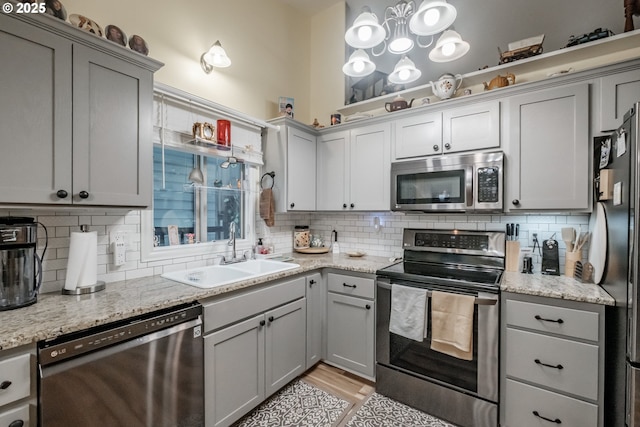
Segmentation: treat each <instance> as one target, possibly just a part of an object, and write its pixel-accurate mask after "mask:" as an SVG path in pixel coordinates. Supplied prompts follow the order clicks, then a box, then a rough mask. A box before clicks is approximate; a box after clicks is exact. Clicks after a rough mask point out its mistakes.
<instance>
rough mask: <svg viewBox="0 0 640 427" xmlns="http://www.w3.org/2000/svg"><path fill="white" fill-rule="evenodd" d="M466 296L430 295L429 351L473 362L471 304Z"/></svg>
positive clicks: (472, 299) (439, 293)
mask: <svg viewBox="0 0 640 427" xmlns="http://www.w3.org/2000/svg"><path fill="white" fill-rule="evenodd" d="M474 303H475V297H473V296H470V295H460V294H451V293H447V292H438V291H432V292H431V349H432V350H435V351H439V352H440V353H444V354H448V355H449V356H453V357H457V358H458V359H462V360H472V359H473V305H474Z"/></svg>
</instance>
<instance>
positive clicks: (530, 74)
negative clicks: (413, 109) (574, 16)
mask: <svg viewBox="0 0 640 427" xmlns="http://www.w3.org/2000/svg"><path fill="white" fill-rule="evenodd" d="M638 57H640V30H635V31H629V32H627V33H623V34H618V35H614V36H610V37H607V38H604V39H601V40H596V41H592V42H589V43H584V44H581V45H577V46H572V47H568V48H563V49H558V50H555V51H553V52H548V53H543V54H541V55H537V56H533V57H530V58H526V59H521V60H519V61H515V62H511V63H507V64H502V65H497V66H495V67H490V68H485V69H484V70H479V71H473V72H471V73H467V74H463V75H462V86H461V87H460V89H459V90H458V92H457V96H456V97H455V98H460V97H462V93H463V90H464V89H467V88H468V89H471V90H472V92H473V94H477V93H482V92H484V87H483V85H482V83H483V82H489V81H490V80H491V79H492V78H494V77H495V76H497V75H498V74H501V75H504V74H506V73H513V74H514V75H515V76H516V84H519V83H526V82H533V81H539V80H542V79H547V78H554V77H549V76H548V73H555V72H559V71H561V70H566V69H568V68H571V69H572V70H571V72H576V71H584V70H588V69H591V68H596V67H599V66H603V65H609V64H614V63H616V62H622V61H625V60H628V59H632V58H638ZM398 95H401V96H402V97H404V98H405V99H407V101H409V100H410V99H411V98H416V101H415V102H414V106H415V105H418V106H419V105H420V104H421V99H422V98H425V97H428V98H429V99H430V101H431V103H436V102H443V101H441V100H439V99H438V98H437V97H436V96H435V95H433V92H432V91H431V85H429V84H426V85H422V86H418V87H414V88H410V89H405V90H403V91H400V92H395V93H390V94H388V95H384V96H378V97H376V98H371V99H367V100H365V101H360V102H356V103H353V104H349V105H345V106H344V107H340V108H338V109H337V111H338V112H340V113H341V114H343V115H345V116H349V115H351V114H355V113H366V112H373V111H377V110H379V111H380V113H386V111H385V110H384V104H385V102H390V101H392V100H393V98H395V97H396V96H398ZM455 98H452V99H455ZM444 102H446V100H445V101H444ZM374 114H375V113H374Z"/></svg>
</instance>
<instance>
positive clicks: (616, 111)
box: [600, 70, 640, 132]
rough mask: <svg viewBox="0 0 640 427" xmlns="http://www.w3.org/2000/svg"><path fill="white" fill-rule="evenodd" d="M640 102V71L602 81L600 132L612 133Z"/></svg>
mask: <svg viewBox="0 0 640 427" xmlns="http://www.w3.org/2000/svg"><path fill="white" fill-rule="evenodd" d="M638 100H640V70H633V71H627V72H625V73H619V74H613V75H611V76H606V77H602V78H601V79H600V131H602V132H604V131H611V130H614V129H617V128H618V126H620V125H621V124H622V119H623V118H624V115H625V113H626V112H627V111H629V109H630V108H631V107H632V105H633V103H634V102H638Z"/></svg>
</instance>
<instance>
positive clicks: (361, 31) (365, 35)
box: [358, 25, 373, 42]
mask: <svg viewBox="0 0 640 427" xmlns="http://www.w3.org/2000/svg"><path fill="white" fill-rule="evenodd" d="M372 35H373V30H372V29H371V27H370V26H368V25H363V26H362V27H360V28H358V38H359V39H360V40H361V41H363V42H367V41H369V40H370V39H371V36H372Z"/></svg>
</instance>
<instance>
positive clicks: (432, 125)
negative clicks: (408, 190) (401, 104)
mask: <svg viewBox="0 0 640 427" xmlns="http://www.w3.org/2000/svg"><path fill="white" fill-rule="evenodd" d="M497 147H500V102H499V101H488V102H481V103H475V104H469V105H465V106H461V107H456V108H449V109H445V110H443V111H442V112H434V113H427V114H420V115H416V116H410V117H406V118H402V119H398V120H396V122H395V145H394V155H393V158H394V160H402V159H408V158H412V157H420V156H428V155H437V154H447V153H457V152H462V151H471V150H483V149H488V148H497Z"/></svg>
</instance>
